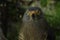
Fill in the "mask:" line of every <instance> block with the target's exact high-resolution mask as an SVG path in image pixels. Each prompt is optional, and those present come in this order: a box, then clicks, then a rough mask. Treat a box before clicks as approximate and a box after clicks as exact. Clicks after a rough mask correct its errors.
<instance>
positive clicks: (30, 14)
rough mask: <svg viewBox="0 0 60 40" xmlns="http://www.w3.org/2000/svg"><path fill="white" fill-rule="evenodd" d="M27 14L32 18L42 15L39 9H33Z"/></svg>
mask: <svg viewBox="0 0 60 40" xmlns="http://www.w3.org/2000/svg"><path fill="white" fill-rule="evenodd" d="M27 15H28V16H29V17H30V19H37V18H38V16H40V11H39V10H31V11H28V13H27Z"/></svg>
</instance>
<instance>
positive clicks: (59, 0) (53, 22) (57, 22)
mask: <svg viewBox="0 0 60 40" xmlns="http://www.w3.org/2000/svg"><path fill="white" fill-rule="evenodd" d="M28 2H30V1H29V0H28ZM5 3H6V4H5ZM33 3H34V2H33ZM3 4H4V5H3ZM39 5H41V8H42V11H43V13H44V15H45V18H46V20H47V21H48V23H49V24H50V26H51V27H52V28H53V29H54V30H55V33H56V40H60V0H40V4H39ZM0 7H2V8H4V7H6V8H7V13H8V16H9V17H8V24H7V25H8V26H7V27H8V33H7V38H8V40H18V39H17V38H18V37H17V36H18V32H19V29H20V25H21V19H22V17H23V14H24V12H25V11H26V9H27V8H28V7H29V5H25V4H22V2H21V1H20V0H7V1H2V2H0Z"/></svg>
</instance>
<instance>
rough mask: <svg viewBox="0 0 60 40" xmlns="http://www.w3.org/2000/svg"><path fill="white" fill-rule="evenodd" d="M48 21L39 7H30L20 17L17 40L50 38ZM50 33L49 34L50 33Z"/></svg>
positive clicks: (43, 39) (45, 39)
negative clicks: (21, 17)
mask: <svg viewBox="0 0 60 40" xmlns="http://www.w3.org/2000/svg"><path fill="white" fill-rule="evenodd" d="M49 31H50V29H49V26H48V23H47V22H46V20H45V18H44V14H43V12H42V10H41V9H40V8H39V7H30V8H28V10H27V11H26V13H25V14H24V16H23V19H22V26H21V29H20V32H19V38H18V40H52V39H54V38H53V36H52V39H50V38H51V35H53V32H52V31H50V32H49ZM50 33H51V34H50Z"/></svg>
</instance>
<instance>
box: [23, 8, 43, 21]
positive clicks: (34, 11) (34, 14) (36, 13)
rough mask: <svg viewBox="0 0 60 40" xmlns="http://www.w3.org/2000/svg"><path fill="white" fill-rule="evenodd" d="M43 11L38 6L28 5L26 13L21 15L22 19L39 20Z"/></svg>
mask: <svg viewBox="0 0 60 40" xmlns="http://www.w3.org/2000/svg"><path fill="white" fill-rule="evenodd" d="M42 15H43V13H42V11H41V9H40V8H39V7H30V8H28V10H27V11H26V13H25V14H24V16H23V20H24V21H29V20H31V21H32V20H39V19H40V18H42V17H43V16H42Z"/></svg>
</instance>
